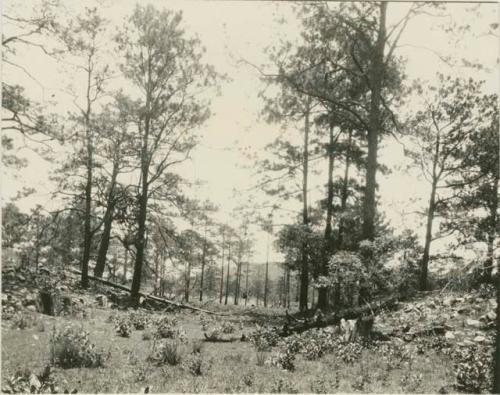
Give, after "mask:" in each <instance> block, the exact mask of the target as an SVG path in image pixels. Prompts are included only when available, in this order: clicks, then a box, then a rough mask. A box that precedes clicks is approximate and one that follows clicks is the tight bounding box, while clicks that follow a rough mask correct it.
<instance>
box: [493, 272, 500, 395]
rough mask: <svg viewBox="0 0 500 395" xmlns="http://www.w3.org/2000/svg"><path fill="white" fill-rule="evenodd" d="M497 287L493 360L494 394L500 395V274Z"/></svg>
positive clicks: (497, 274)
mask: <svg viewBox="0 0 500 395" xmlns="http://www.w3.org/2000/svg"><path fill="white" fill-rule="evenodd" d="M496 286H497V308H496V312H497V319H496V322H497V335H496V342H495V343H496V344H495V352H494V353H495V354H494V359H493V391H492V392H493V393H494V394H500V273H499V272H498V266H497V273H496Z"/></svg>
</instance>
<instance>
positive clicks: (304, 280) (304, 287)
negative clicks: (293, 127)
mask: <svg viewBox="0 0 500 395" xmlns="http://www.w3.org/2000/svg"><path fill="white" fill-rule="evenodd" d="M310 110H311V106H310V100H309V101H308V102H307V104H306V112H305V116H304V153H303V164H302V169H303V175H302V202H303V207H302V224H303V225H304V228H305V229H306V230H307V229H308V226H309V216H308V212H307V211H308V208H307V178H308V173H309V127H310V126H309V115H310ZM308 288H309V262H308V254H307V240H304V241H303V242H302V265H301V271H300V296H299V310H300V311H305V310H307V299H308Z"/></svg>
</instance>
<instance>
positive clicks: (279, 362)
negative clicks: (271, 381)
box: [266, 350, 295, 372]
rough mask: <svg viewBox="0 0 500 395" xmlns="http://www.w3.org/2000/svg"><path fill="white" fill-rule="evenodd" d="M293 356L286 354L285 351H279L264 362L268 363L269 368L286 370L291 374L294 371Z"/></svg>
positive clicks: (289, 353)
mask: <svg viewBox="0 0 500 395" xmlns="http://www.w3.org/2000/svg"><path fill="white" fill-rule="evenodd" d="M294 361H295V354H293V353H291V352H288V351H287V350H279V351H277V352H275V353H274V354H272V355H271V358H270V359H269V360H268V361H266V362H269V364H270V365H271V366H276V367H278V368H281V369H283V370H288V371H290V372H293V371H294V370H295V364H294Z"/></svg>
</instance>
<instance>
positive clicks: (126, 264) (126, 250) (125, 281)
mask: <svg viewBox="0 0 500 395" xmlns="http://www.w3.org/2000/svg"><path fill="white" fill-rule="evenodd" d="M127 267H128V249H127V248H125V258H124V259H123V282H124V283H127Z"/></svg>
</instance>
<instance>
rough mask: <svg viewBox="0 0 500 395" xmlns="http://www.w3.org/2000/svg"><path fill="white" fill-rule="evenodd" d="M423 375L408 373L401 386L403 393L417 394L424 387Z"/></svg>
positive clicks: (402, 378) (401, 381)
mask: <svg viewBox="0 0 500 395" xmlns="http://www.w3.org/2000/svg"><path fill="white" fill-rule="evenodd" d="M422 378H423V377H422V373H418V374H417V373H411V372H407V373H405V374H404V375H403V377H401V380H400V381H399V384H400V385H401V390H402V392H405V393H415V392H417V391H418V389H419V388H420V386H421V385H422Z"/></svg>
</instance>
